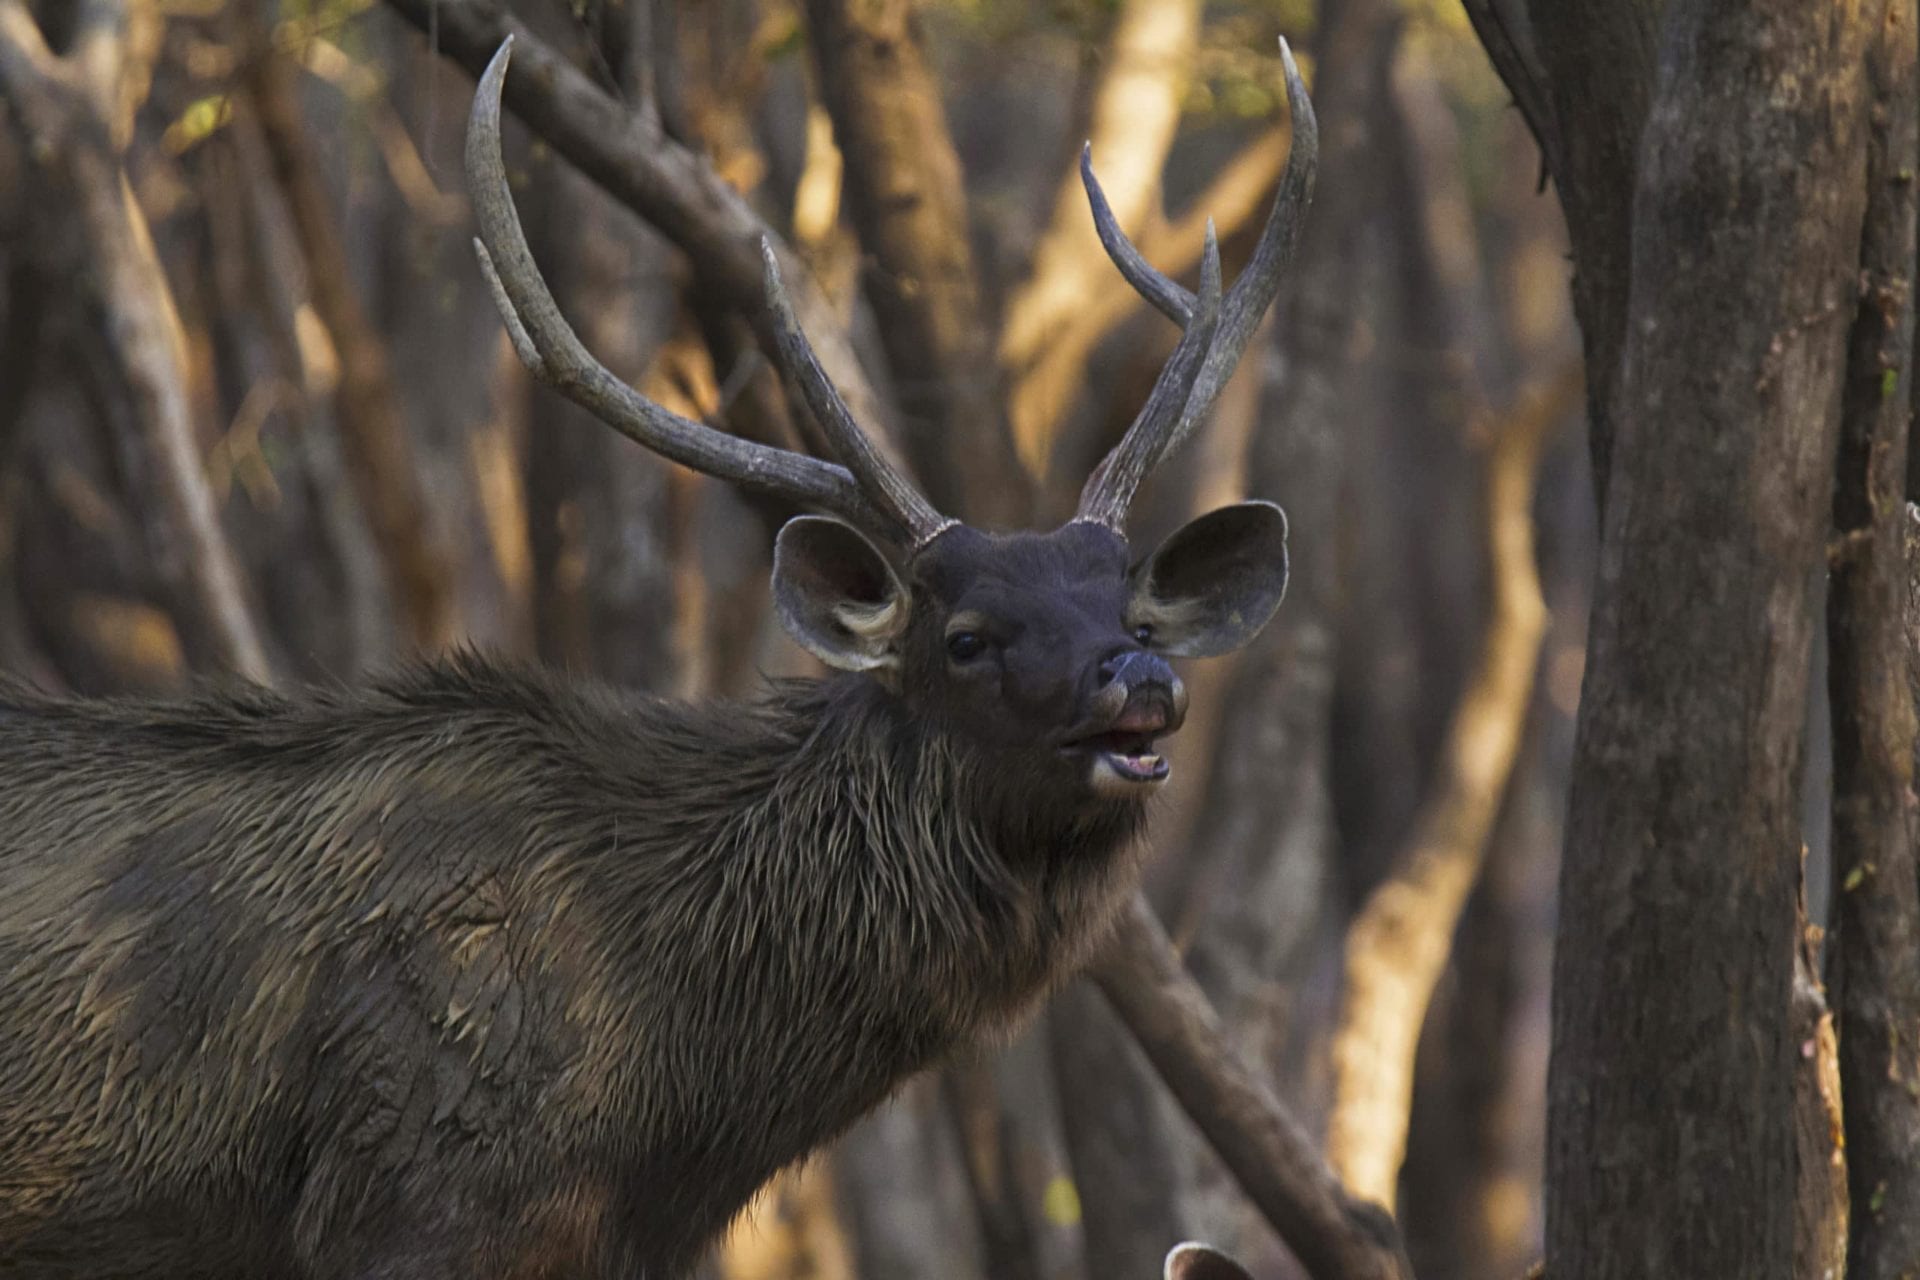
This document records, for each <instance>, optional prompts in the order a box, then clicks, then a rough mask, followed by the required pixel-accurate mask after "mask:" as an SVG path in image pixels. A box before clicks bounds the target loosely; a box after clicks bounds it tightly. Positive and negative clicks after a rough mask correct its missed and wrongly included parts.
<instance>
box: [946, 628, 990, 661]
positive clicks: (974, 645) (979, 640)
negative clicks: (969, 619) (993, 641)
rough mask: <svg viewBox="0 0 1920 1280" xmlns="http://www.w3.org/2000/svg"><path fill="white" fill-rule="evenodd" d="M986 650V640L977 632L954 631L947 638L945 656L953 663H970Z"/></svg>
mask: <svg viewBox="0 0 1920 1280" xmlns="http://www.w3.org/2000/svg"><path fill="white" fill-rule="evenodd" d="M986 648H987V642H986V639H985V638H984V637H983V636H982V635H981V634H980V633H979V632H978V631H956V632H954V633H953V634H952V635H950V636H948V637H947V656H948V657H949V658H952V659H953V660H954V661H955V662H972V661H973V660H974V659H975V658H977V657H979V656H980V655H981V654H982V653H984V652H986Z"/></svg>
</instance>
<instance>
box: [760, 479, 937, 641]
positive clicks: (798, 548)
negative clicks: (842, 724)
mask: <svg viewBox="0 0 1920 1280" xmlns="http://www.w3.org/2000/svg"><path fill="white" fill-rule="evenodd" d="M773 607H774V609H775V610H776V611H777V612H778V613H779V615H780V623H781V625H782V626H784V627H785V628H786V629H787V634H788V635H790V636H792V637H793V638H794V639H795V640H797V641H799V642H800V644H801V646H802V647H803V648H805V649H806V650H807V651H808V652H809V653H811V654H813V656H814V657H816V658H818V659H820V661H822V662H824V663H826V664H827V665H828V666H830V667H838V668H840V670H842V671H875V670H879V669H882V668H886V667H893V666H897V665H898V664H899V661H900V655H899V650H898V647H897V646H898V642H899V639H900V636H901V634H902V633H903V632H905V630H906V627H907V589H906V588H905V587H904V586H902V585H901V583H900V578H899V575H897V574H896V573H894V571H893V566H892V565H890V564H888V563H887V558H886V557H885V556H883V555H881V554H880V552H879V550H878V549H877V548H876V547H875V546H874V545H873V544H872V543H871V542H868V541H867V540H866V539H865V538H864V537H862V536H861V535H860V533H859V532H858V531H857V530H855V529H854V527H853V526H852V525H849V524H844V523H842V522H841V521H839V520H834V519H830V518H828V517H826V516H795V517H794V518H793V519H791V520H789V521H787V523H786V524H785V525H783V526H781V529H780V536H779V537H778V538H777V539H775V540H774V544H773Z"/></svg>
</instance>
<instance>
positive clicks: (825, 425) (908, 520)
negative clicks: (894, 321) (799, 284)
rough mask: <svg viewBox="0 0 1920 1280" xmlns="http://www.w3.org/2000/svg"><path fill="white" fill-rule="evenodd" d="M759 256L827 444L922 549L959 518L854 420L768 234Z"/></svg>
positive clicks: (778, 331) (784, 351) (790, 373)
mask: <svg viewBox="0 0 1920 1280" xmlns="http://www.w3.org/2000/svg"><path fill="white" fill-rule="evenodd" d="M760 259H761V262H762V263H763V264H764V276H765V282H766V291H767V307H768V309H769V310H771V311H772V312H773V327H774V336H775V338H776V340H777V341H776V343H775V349H776V351H777V352H778V353H779V356H780V363H781V365H782V367H783V368H784V369H785V371H786V374H787V377H788V378H789V379H790V380H791V381H793V382H794V383H796V384H798V386H799V388H800V394H801V396H802V397H803V398H805V400H806V402H807V407H808V408H809V409H811V410H813V416H814V420H815V421H817V422H818V423H819V424H820V428H821V430H822V431H824V432H826V436H827V443H828V444H830V445H831V446H832V447H833V452H834V454H835V455H836V456H838V457H839V459H840V461H841V462H843V463H845V464H846V467H847V470H849V471H851V472H852V473H853V477H854V480H855V481H856V482H857V483H858V484H859V485H860V487H861V489H863V490H864V491H865V492H866V494H867V496H868V497H869V498H870V499H872V501H873V503H874V505H876V506H878V507H879V508H880V509H881V510H882V511H883V512H885V513H886V514H887V515H888V516H890V517H891V518H893V519H894V520H896V521H898V522H899V523H900V525H901V526H903V527H904V528H905V529H906V530H907V531H908V533H909V534H910V535H911V537H912V549H913V550H915V551H918V550H919V549H920V548H921V547H923V546H925V545H926V544H927V543H929V542H931V541H933V539H934V538H936V537H937V536H939V535H940V534H941V533H942V532H944V531H945V530H947V529H949V528H951V527H952V526H953V525H955V524H956V523H958V521H955V520H951V519H948V518H947V517H945V516H943V515H941V514H940V513H939V512H938V511H936V510H934V508H933V505H932V504H931V503H929V502H928V501H927V500H926V499H925V498H924V497H922V496H921V494H920V491H919V490H918V489H915V488H914V487H913V484H912V483H911V482H910V481H909V480H908V479H907V478H906V477H905V476H904V475H902V474H901V473H900V472H899V471H898V470H897V469H896V468H895V467H894V466H893V464H892V463H890V462H889V461H887V459H886V456H885V455H884V454H882V453H881V452H880V450H879V449H877V448H876V447H875V446H874V443H873V441H872V439H871V438H869V437H868V435H867V433H866V432H865V431H862V430H861V429H860V424H859V423H857V422H855V421H854V419H853V412H852V411H851V410H850V409H848V408H847V402H846V401H844V400H842V399H841V398H840V393H839V391H837V390H835V389H834V385H833V381H832V380H831V379H830V378H828V377H827V371H826V370H825V369H823V368H821V367H820V359H819V357H818V356H816V355H815V354H814V351H813V344H812V343H811V342H809V341H808V340H807V335H806V331H805V330H804V329H802V328H801V327H800V321H799V320H798V319H797V318H796V317H795V316H794V313H793V303H792V302H791V301H790V300H789V299H788V297H787V289H786V286H785V285H784V284H782V283H781V281H780V264H779V262H778V261H777V260H776V259H775V257H774V253H773V244H772V242H771V241H769V240H768V239H767V238H766V237H764V236H762V237H761V239H760Z"/></svg>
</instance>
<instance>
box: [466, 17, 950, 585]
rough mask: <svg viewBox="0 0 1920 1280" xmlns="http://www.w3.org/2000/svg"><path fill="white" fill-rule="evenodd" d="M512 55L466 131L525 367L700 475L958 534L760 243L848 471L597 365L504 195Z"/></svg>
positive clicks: (794, 345)
mask: <svg viewBox="0 0 1920 1280" xmlns="http://www.w3.org/2000/svg"><path fill="white" fill-rule="evenodd" d="M512 53H513V37H512V36H511V35H509V36H508V37H507V38H506V39H505V40H504V41H502V42H501V44H500V49H499V52H497V53H495V54H494V55H493V61H491V62H489V63H488V64H487V69H486V71H485V73H484V74H482V75H481V77H480V83H479V86H478V87H477V88H476V90H475V91H474V97H473V114H472V116H471V117H470V119H469V121H468V126H467V157H466V159H467V186H468V188H469V190H470V194H471V196H472V200H473V214H474V221H475V223H476V224H477V227H478V230H479V232H480V234H479V236H478V238H476V239H475V240H474V242H473V247H474V251H475V252H476V253H477V254H478V256H479V259H480V270H481V273H482V274H483V275H484V276H485V277H486V280H487V285H488V288H489V289H490V290H491V291H492V293H493V301H494V305H495V306H496V307H498V308H499V310H500V317H501V319H502V320H503V321H504V322H505V324H506V326H507V333H508V335H509V336H510V337H511V338H512V339H513V348H514V351H515V352H516V353H517V354H518V355H519V357H520V361H521V363H522V364H524V365H526V366H527V369H528V370H529V371H530V372H531V373H532V374H533V375H534V376H535V377H537V378H539V379H540V380H541V381H542V382H544V383H546V384H547V385H548V386H550V387H552V388H554V389H555V390H556V391H559V392H560V393H561V394H562V395H564V396H566V397H567V398H568V399H570V400H572V401H573V402H574V403H576V404H578V405H580V406H581V407H582V408H584V409H586V410H588V411H589V412H590V413H592V414H593V415H594V416H595V417H597V418H599V419H600V420H601V421H602V422H604V423H606V424H607V425H608V426H610V427H612V428H613V429H614V430H616V431H618V432H619V433H620V434H622V435H624V436H626V437H627V438H628V439H630V440H634V441H636V442H638V443H639V444H641V445H643V446H644V447H646V448H648V449H650V450H652V451H653V452H655V453H657V454H659V455H660V456H661V457H663V458H667V459H670V460H672V461H674V462H678V463H680V464H682V465H683V466H687V467H691V468H693V469H694V470H696V471H702V472H705V473H706V474H708V475H711V476H717V477H719V478H720V479H723V480H728V481H731V482H733V483H735V484H738V485H740V486H742V487H744V488H748V489H753V490H756V491H758V492H761V493H768V494H773V495H776V496H778V497H783V498H786V499H788V500H790V501H792V502H794V503H797V504H799V505H801V506H804V507H809V508H812V509H814V510H818V511H826V512H830V513H832V514H834V515H838V516H840V517H842V518H844V519H846V520H847V521H849V522H851V523H853V524H855V525H858V526H860V527H861V528H863V529H865V530H867V531H869V532H871V533H874V534H876V535H878V536H880V537H882V538H883V539H886V540H888V541H891V542H896V543H900V544H903V545H906V546H909V547H913V548H916V549H917V548H918V547H919V546H921V545H924V544H925V543H926V542H928V541H930V540H931V539H932V538H933V537H934V536H935V535H936V534H938V533H939V532H940V531H941V530H942V529H945V528H946V527H948V526H949V525H950V524H952V523H953V522H952V521H948V520H944V519H943V518H942V517H941V516H940V514H939V513H938V512H936V511H935V510H934V509H933V508H932V507H931V506H930V505H929V504H928V503H927V501H926V499H925V498H923V497H921V496H920V494H919V493H917V492H916V491H915V490H914V488H913V486H912V485H911V484H909V483H908V482H907V480H906V479H905V477H903V476H901V475H900V473H899V472H897V471H896V470H894V469H893V467H892V466H890V465H889V464H888V463H887V461H886V459H885V458H883V457H882V456H881V455H880V452H879V450H877V449H876V448H874V446H873V442H872V441H871V440H869V439H868V438H867V436H866V435H865V433H863V432H862V431H861V430H860V427H859V426H858V424H856V423H855V422H854V420H853V415H852V414H851V412H849V410H848V409H847V406H846V404H845V403H844V402H843V401H842V400H841V399H840V395H839V393H838V392H836V391H835V390H834V389H833V385H832V383H831V382H829V381H828V379H827V376H826V373H825V372H824V371H823V370H822V369H821V368H820V363H819V361H818V360H817V359H815V357H814V354H813V349H812V347H811V345H810V344H809V343H808V342H807V339H806V336H805V335H804V334H803V333H801V331H800V326H799V324H798V322H797V321H796V320H795V319H794V316H793V308H792V306H791V305H790V304H789V303H788V301H787V297H786V292H785V290H784V289H783V288H782V287H781V284H780V276H779V271H778V269H777V268H776V267H775V265H774V258H773V250H772V246H771V245H769V244H767V243H766V242H765V241H764V240H763V241H762V242H761V252H762V253H763V254H764V255H765V258H766V264H767V267H766V271H767V276H766V287H767V301H768V303H769V305H770V306H772V308H773V310H774V315H775V320H776V325H777V328H778V332H779V344H778V346H779V352H778V354H779V356H780V358H781V362H782V364H783V365H785V367H786V373H787V376H788V377H789V378H790V379H791V380H792V381H793V382H794V383H795V384H796V385H798V386H799V387H800V389H801V391H802V393H803V394H804V395H805V396H806V400H807V403H808V405H809V406H810V407H811V408H812V409H813V412H814V414H815V415H816V416H817V417H818V418H819V420H820V424H821V426H822V428H823V429H824V430H825V431H826V433H827V436H828V439H829V440H830V441H831V443H832V445H833V448H834V452H836V453H837V454H839V455H840V457H841V459H842V461H844V462H845V463H846V464H847V465H846V466H844V467H842V466H836V465H835V464H833V463H831V462H825V461H822V460H820V459H818V458H810V457H807V456H806V455H804V454H799V453H792V452H790V451H788V450H785V449H776V448H773V447H770V446H768V445H763V444H756V443H754V442H753V441H750V440H742V439H739V438H738V437H736V436H730V435H727V434H726V433H725V432H721V431H716V430H714V429H713V428H712V427H709V426H706V425H705V424H703V423H699V422H694V421H692V420H691V419H688V418H683V417H681V416H680V415H679V414H677V413H673V412H672V411H670V410H668V409H665V408H662V407H661V406H660V405H657V404H655V403H654V402H653V401H651V400H648V399H647V398H646V397H645V396H642V395H641V394H640V393H639V392H637V391H635V390H634V389H633V388H632V387H629V386H628V385H627V384H626V383H625V382H623V381H621V380H620V379H619V378H617V377H615V376H614V375H613V373H612V372H611V371H609V370H608V369H607V367H606V366H605V365H603V364H601V363H600V362H599V361H598V360H596V359H594V357H593V355H592V353H590V352H589V351H588V350H587V349H586V346H585V345H584V344H583V343H582V342H581V341H580V338H579V335H577V334H576V333H574V331H573V328H572V327H571V326H570V325H568V323H567V321H566V317H564V316H562V315H561V314H560V308H559V305H558V304H557V303H555V302H554V300H553V294H552V292H551V291H549V290H548V288H547V284H546V281H545V280H544V279H543V278H542V277H541V275H540V269H539V267H537V266H535V265H534V261H533V253H532V251H531V250H530V249H529V248H528V247H527V237H526V232H525V231H524V230H523V229H522V227H521V225H520V215H519V213H518V211H517V210H516V209H515V208H514V203H513V193H512V192H511V191H510V190H509V189H508V186H507V171H506V165H505V162H504V161H503V160H502V159H501V154H500V92H501V88H502V86H503V84H504V83H505V81H506V75H507V62H508V59H509V58H510V57H511V56H512Z"/></svg>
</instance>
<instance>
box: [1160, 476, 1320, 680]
mask: <svg viewBox="0 0 1920 1280" xmlns="http://www.w3.org/2000/svg"><path fill="white" fill-rule="evenodd" d="M1286 593H1287V517H1286V515H1285V514H1284V513H1283V512H1282V511H1281V510H1280V508H1279V507H1276V506H1274V505H1273V504H1272V503H1271V502H1241V503H1237V504H1235V505H1234V506H1231V507H1221V508H1220V509H1219V510H1218V511H1209V512H1208V513H1207V514H1206V515H1203V516H1200V517H1199V518H1197V519H1195V520H1192V521H1190V522H1188V523H1187V524H1185V525H1183V526H1181V528H1180V529H1178V530H1177V531H1175V533H1174V534H1173V536H1171V537H1170V538H1168V539H1167V540H1166V541H1165V542H1163V543H1161V544H1160V548H1159V550H1157V551H1155V552H1154V553H1153V554H1152V555H1150V556H1148V557H1147V558H1146V559H1145V560H1142V561H1141V562H1140V563H1139V564H1138V565H1137V566H1135V567H1134V570H1133V603H1132V604H1131V606H1129V609H1128V616H1127V623H1128V625H1129V626H1133V627H1146V628H1148V630H1149V631H1150V632H1151V634H1152V639H1151V640H1150V641H1149V643H1150V644H1151V645H1152V646H1153V647H1154V648H1155V649H1156V650H1159V651H1160V652H1162V653H1169V654H1173V655H1174V656H1175V657H1184V658H1211V657H1213V656H1214V655H1216V654H1222V653H1231V652H1232V651H1233V650H1235V649H1238V648H1239V647H1240V646H1241V645H1243V644H1245V643H1247V641H1249V640H1251V639H1253V638H1254V637H1255V636H1257V635H1259V634H1260V628H1262V627H1264V626H1266V625H1267V622H1268V620H1269V619H1271V618H1272V617H1273V612H1274V610H1276V609H1278V608H1279V607H1280V598H1281V597H1282V596H1284V595H1285V594H1286Z"/></svg>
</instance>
